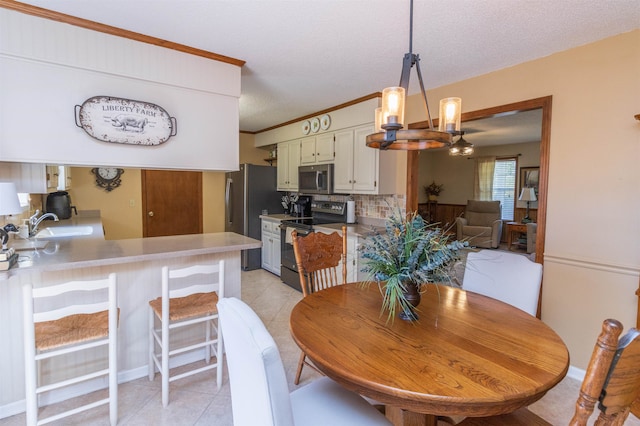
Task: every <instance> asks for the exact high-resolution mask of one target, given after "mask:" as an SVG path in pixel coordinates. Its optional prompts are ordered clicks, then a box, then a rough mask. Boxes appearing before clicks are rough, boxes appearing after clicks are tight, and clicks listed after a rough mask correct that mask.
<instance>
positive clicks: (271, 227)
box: [262, 219, 280, 234]
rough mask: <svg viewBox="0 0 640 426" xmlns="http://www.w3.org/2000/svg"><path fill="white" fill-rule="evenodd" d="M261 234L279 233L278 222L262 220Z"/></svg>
mask: <svg viewBox="0 0 640 426" xmlns="http://www.w3.org/2000/svg"><path fill="white" fill-rule="evenodd" d="M262 232H270V233H278V234H279V233H280V222H274V221H271V220H264V219H263V220H262Z"/></svg>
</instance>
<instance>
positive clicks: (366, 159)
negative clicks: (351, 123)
mask: <svg viewBox="0 0 640 426" xmlns="http://www.w3.org/2000/svg"><path fill="white" fill-rule="evenodd" d="M371 133H373V125H372V124H368V125H364V126H359V127H355V128H351V129H345V130H341V131H339V132H336V133H335V151H336V158H335V167H334V170H335V172H334V177H333V179H334V181H333V188H334V191H335V192H336V193H339V194H393V193H396V187H395V186H396V176H397V173H396V166H397V163H396V162H397V155H398V153H397V152H396V151H380V150H378V149H373V148H369V147H368V146H367V145H366V138H367V135H368V134H371Z"/></svg>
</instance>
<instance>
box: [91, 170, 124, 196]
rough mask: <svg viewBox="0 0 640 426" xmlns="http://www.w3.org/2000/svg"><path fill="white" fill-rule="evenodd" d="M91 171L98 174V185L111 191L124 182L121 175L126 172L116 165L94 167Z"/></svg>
mask: <svg viewBox="0 0 640 426" xmlns="http://www.w3.org/2000/svg"><path fill="white" fill-rule="evenodd" d="M91 172H92V173H93V174H94V175H96V185H98V186H99V187H100V188H104V189H105V190H106V191H108V192H111V191H113V190H114V189H115V188H117V187H119V186H120V184H122V179H120V176H122V174H123V173H124V169H119V168H116V167H94V168H93V169H91Z"/></svg>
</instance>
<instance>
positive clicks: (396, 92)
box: [381, 87, 406, 130]
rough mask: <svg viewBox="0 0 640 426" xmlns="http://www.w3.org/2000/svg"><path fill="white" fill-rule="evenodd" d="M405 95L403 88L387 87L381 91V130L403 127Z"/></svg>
mask: <svg viewBox="0 0 640 426" xmlns="http://www.w3.org/2000/svg"><path fill="white" fill-rule="evenodd" d="M405 93H406V92H405V90H404V87H387V88H386V89H384V90H383V91H382V117H383V124H382V126H381V127H382V128H385V127H388V128H394V127H397V129H401V128H402V127H403V126H404V101H405V99H404V98H405ZM397 129H396V130H397Z"/></svg>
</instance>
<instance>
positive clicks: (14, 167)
mask: <svg viewBox="0 0 640 426" xmlns="http://www.w3.org/2000/svg"><path fill="white" fill-rule="evenodd" d="M0 180H2V181H6V182H13V183H15V184H16V189H17V190H18V192H26V193H29V194H46V193H47V192H49V191H48V188H47V186H48V185H47V170H46V166H45V165H44V164H35V163H13V162H3V163H0Z"/></svg>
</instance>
